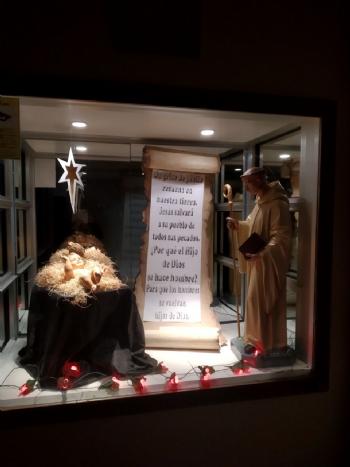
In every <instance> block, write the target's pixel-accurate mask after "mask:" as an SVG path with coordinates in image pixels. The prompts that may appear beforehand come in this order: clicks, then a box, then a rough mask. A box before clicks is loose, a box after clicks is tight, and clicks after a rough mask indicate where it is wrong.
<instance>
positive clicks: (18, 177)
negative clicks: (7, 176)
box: [13, 159, 23, 199]
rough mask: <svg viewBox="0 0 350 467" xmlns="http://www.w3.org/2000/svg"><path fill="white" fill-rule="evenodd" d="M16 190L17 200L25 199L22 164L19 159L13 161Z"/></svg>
mask: <svg viewBox="0 0 350 467" xmlns="http://www.w3.org/2000/svg"><path fill="white" fill-rule="evenodd" d="M13 174H14V188H15V197H16V199H23V190H22V164H21V161H20V160H19V159H16V160H14V161H13Z"/></svg>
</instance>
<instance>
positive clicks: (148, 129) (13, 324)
mask: <svg viewBox="0 0 350 467" xmlns="http://www.w3.org/2000/svg"><path fill="white" fill-rule="evenodd" d="M20 116H21V131H22V155H21V159H18V160H16V161H12V163H13V173H14V176H13V179H12V182H11V180H9V183H10V182H11V183H12V185H11V183H10V184H9V187H10V188H11V191H12V195H11V196H10V195H9V197H8V199H5V198H4V201H0V203H1V202H2V203H3V204H2V205H1V204H0V222H1V237H0V240H1V242H0V243H1V253H2V255H1V262H0V273H1V271H2V274H3V275H4V273H5V272H9V273H10V275H8V277H7V279H6V280H4V279H1V277H0V286H1V287H2V288H1V293H0V297H1V300H0V305H1V315H0V316H1V320H0V332H1V334H0V335H1V339H2V351H1V353H0V363H1V366H0V368H1V370H0V399H1V402H0V405H1V408H2V410H12V409H19V408H20V409H25V408H26V409H30V408H34V407H40V406H52V405H54V406H60V405H69V404H70V403H75V402H87V403H88V402H91V401H94V402H96V401H101V403H103V401H108V400H118V401H123V400H128V401H129V403H130V400H133V398H134V397H138V398H139V397H140V396H143V395H145V396H146V395H147V396H155V397H157V396H160V395H164V394H168V395H171V396H172V397H174V398H176V397H178V395H180V394H185V393H189V392H191V393H192V392H193V391H198V394H201V393H203V392H204V393H206V394H207V393H208V394H215V391H220V390H222V389H225V390H227V391H232V394H234V393H235V391H238V390H239V388H242V387H244V388H248V387H256V386H257V385H260V384H261V385H266V384H267V383H269V384H270V383H273V384H276V385H278V383H281V382H282V383H283V382H287V381H290V380H295V381H305V380H306V379H307V378H309V377H311V376H312V375H313V374H314V372H315V368H317V359H316V355H317V345H318V342H317V333H316V331H315V329H316V323H317V306H316V302H315V297H316V295H317V294H316V292H317V283H316V276H315V271H316V263H317V259H318V258H317V252H318V248H319V245H320V243H319V238H318V232H319V230H318V225H319V209H320V199H319V192H320V185H321V179H320V174H321V173H322V171H321V168H322V166H321V156H322V151H321V142H320V134H321V125H322V121H321V118H320V117H319V116H317V115H311V116H310V115H309V116H301V115H288V114H287V113H286V114H267V113H244V112H235V111H227V110H225V111H222V110H209V109H198V108H196V109H195V108H192V109H189V108H180V107H178V108H175V107H159V106H158V107H155V106H151V105H148V106H146V105H135V104H117V103H104V102H91V101H84V102H83V101H73V100H70V101H68V100H55V99H44V98H29V97H21V98H20ZM0 162H1V161H0ZM2 166H3V167H5V165H4V164H3V165H2ZM0 168H1V164H0ZM322 170H323V169H322ZM2 174H3V175H2ZM1 176H3V179H4V180H3V182H1ZM0 183H2V185H3V186H4V185H5V184H6V183H7V180H6V171H5V170H3V171H2V172H1V169H0ZM2 185H1V184H0V187H1V186H2ZM0 194H2V193H0ZM5 207H6V209H5ZM6 210H7V211H6ZM6 212H8V213H9V216H10V218H11V221H10V222H7V221H6ZM6 244H8V245H10V247H11V248H10V250H9V253H8V254H7V249H6V248H5V245H6ZM6 255H8V256H6ZM1 281H2V282H1Z"/></svg>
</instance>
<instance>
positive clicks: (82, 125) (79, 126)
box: [72, 122, 87, 128]
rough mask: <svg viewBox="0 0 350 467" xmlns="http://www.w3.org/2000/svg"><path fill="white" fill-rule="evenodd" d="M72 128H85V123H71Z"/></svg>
mask: <svg viewBox="0 0 350 467" xmlns="http://www.w3.org/2000/svg"><path fill="white" fill-rule="evenodd" d="M72 126H74V128H86V127H87V123H85V122H72Z"/></svg>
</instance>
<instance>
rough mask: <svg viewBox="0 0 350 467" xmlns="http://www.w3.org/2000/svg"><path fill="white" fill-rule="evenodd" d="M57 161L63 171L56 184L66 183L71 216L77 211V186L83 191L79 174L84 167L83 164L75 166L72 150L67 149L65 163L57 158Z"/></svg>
mask: <svg viewBox="0 0 350 467" xmlns="http://www.w3.org/2000/svg"><path fill="white" fill-rule="evenodd" d="M57 160H58V162H59V163H60V164H61V166H62V169H63V170H64V172H63V174H62V176H61V178H60V179H59V180H58V183H63V182H67V185H68V191H69V199H70V204H71V206H72V210H73V214H75V213H76V210H77V199H76V194H77V185H78V186H80V187H81V189H82V190H83V189H84V185H83V182H82V181H81V177H80V173H79V172H80V171H81V169H82V167H85V164H77V163H76V162H75V160H74V157H73V151H72V148H69V155H68V161H67V162H66V161H64V160H62V159H59V158H57Z"/></svg>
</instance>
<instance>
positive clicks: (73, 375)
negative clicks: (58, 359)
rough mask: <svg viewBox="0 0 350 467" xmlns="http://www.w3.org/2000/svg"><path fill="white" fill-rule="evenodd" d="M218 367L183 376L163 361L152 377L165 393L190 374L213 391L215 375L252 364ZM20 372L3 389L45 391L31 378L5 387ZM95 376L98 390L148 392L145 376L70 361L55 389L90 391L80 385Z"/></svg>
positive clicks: (196, 369)
mask: <svg viewBox="0 0 350 467" xmlns="http://www.w3.org/2000/svg"><path fill="white" fill-rule="evenodd" d="M217 367H223V368H221V369H218V368H215V365H214V366H212V365H199V366H197V367H193V366H192V369H191V370H189V371H187V372H186V373H184V374H177V373H176V372H175V371H172V370H170V369H169V368H168V367H167V366H166V365H165V364H164V362H160V363H159V364H158V366H157V368H156V370H155V371H154V372H153V373H152V374H159V375H161V376H162V377H163V378H164V380H165V389H166V390H168V391H177V390H178V389H179V388H180V386H181V382H182V381H183V380H184V379H185V378H186V377H187V376H188V375H190V374H195V375H196V376H197V377H198V379H199V383H200V387H202V388H210V387H211V380H212V375H213V374H214V373H218V372H221V371H227V369H230V370H231V371H232V373H233V374H234V375H235V376H243V375H245V374H247V373H249V371H250V365H249V364H248V363H247V362H245V361H244V360H240V361H238V362H236V363H234V364H230V365H223V364H222V365H217ZM17 369H21V367H15V368H13V369H12V370H11V371H10V373H9V374H8V375H7V376H6V377H5V379H4V380H3V383H2V384H0V388H16V389H18V396H27V395H28V394H30V393H31V392H33V391H34V390H39V391H43V390H44V389H43V388H41V387H40V383H39V381H38V380H37V379H28V380H27V381H26V382H25V383H23V384H22V385H20V386H17V385H14V384H4V383H5V382H6V380H7V379H8V378H9V377H10V375H11V374H12V373H13V372H14V371H15V370H17ZM93 376H94V377H99V378H100V379H101V381H100V386H99V387H98V389H99V390H102V389H104V390H107V391H110V392H112V393H115V392H117V391H118V390H119V388H120V382H121V381H122V380H125V379H127V380H128V381H130V383H129V384H130V385H131V386H132V387H133V389H134V391H135V393H137V394H142V393H145V392H146V391H147V378H146V377H145V376H144V375H141V376H135V377H131V378H127V376H123V375H119V374H118V373H116V372H115V373H114V374H112V375H107V374H105V373H102V372H97V371H95V372H88V373H84V372H82V369H81V366H80V364H79V362H75V361H72V362H69V361H67V362H66V363H65V364H64V366H63V368H62V375H61V376H59V377H58V378H54V377H52V378H51V379H52V380H54V381H55V383H56V387H57V389H58V390H59V391H62V392H65V391H68V390H70V389H76V388H78V387H79V388H80V389H84V387H85V388H87V386H84V385H80V383H81V382H82V381H83V380H85V379H89V378H91V377H93Z"/></svg>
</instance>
